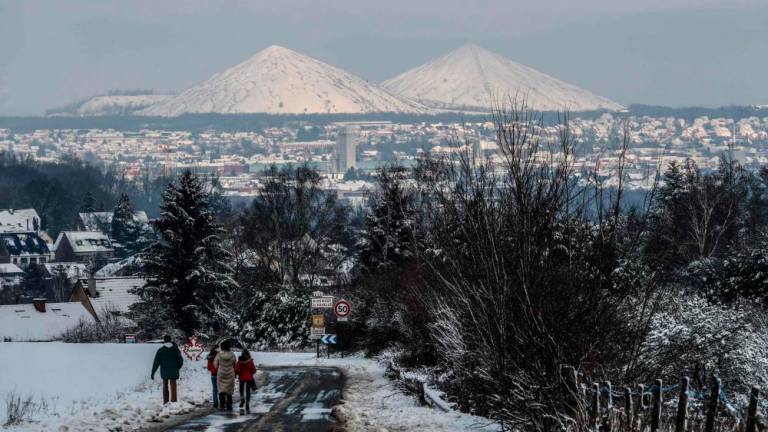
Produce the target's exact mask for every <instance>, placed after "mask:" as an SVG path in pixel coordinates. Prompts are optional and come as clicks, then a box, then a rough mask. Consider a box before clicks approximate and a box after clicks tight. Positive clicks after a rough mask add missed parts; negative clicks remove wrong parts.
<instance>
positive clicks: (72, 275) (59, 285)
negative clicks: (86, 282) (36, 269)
mask: <svg viewBox="0 0 768 432" xmlns="http://www.w3.org/2000/svg"><path fill="white" fill-rule="evenodd" d="M42 271H43V285H44V286H45V296H46V297H48V298H50V299H54V300H55V301H60V302H61V301H68V300H69V298H70V297H71V296H72V288H74V286H75V284H76V283H77V281H78V280H80V279H81V278H84V277H86V276H88V266H87V265H86V264H84V263H73V262H52V263H45V264H43V266H42Z"/></svg>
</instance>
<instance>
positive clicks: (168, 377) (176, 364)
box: [150, 335, 184, 404]
mask: <svg viewBox="0 0 768 432" xmlns="http://www.w3.org/2000/svg"><path fill="white" fill-rule="evenodd" d="M183 364H184V359H183V358H182V357H181V351H180V350H179V347H178V346H176V344H175V343H173V342H171V337H170V336H168V335H165V336H163V346H161V347H160V349H158V350H157V353H156V354H155V362H154V363H153V364H152V374H151V375H150V377H151V378H152V379H155V372H157V368H160V378H162V379H163V404H167V403H168V400H169V397H170V401H171V402H176V380H177V379H179V369H181V366H182V365H183ZM169 386H170V392H169V389H168V387H169ZM169 393H170V395H169Z"/></svg>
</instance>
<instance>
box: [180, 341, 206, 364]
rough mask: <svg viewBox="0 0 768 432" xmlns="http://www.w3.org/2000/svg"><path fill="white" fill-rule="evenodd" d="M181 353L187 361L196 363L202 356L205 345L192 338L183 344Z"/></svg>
mask: <svg viewBox="0 0 768 432" xmlns="http://www.w3.org/2000/svg"><path fill="white" fill-rule="evenodd" d="M181 351H182V352H183V353H184V355H185V356H187V358H188V359H190V360H192V361H198V360H200V356H202V355H203V352H205V345H203V344H201V343H200V342H198V341H197V338H196V337H194V336H192V337H191V338H189V340H187V343H186V344H184V346H183V347H182V349H181Z"/></svg>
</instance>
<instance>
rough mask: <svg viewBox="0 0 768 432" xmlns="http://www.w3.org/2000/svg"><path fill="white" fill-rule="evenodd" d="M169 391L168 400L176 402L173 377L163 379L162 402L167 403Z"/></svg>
mask: <svg viewBox="0 0 768 432" xmlns="http://www.w3.org/2000/svg"><path fill="white" fill-rule="evenodd" d="M168 387H170V392H169V391H168ZM168 393H170V401H171V402H176V380H175V379H167V380H163V403H164V404H167V403H168V398H169V394H168Z"/></svg>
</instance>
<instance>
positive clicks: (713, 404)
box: [704, 377, 721, 432]
mask: <svg viewBox="0 0 768 432" xmlns="http://www.w3.org/2000/svg"><path fill="white" fill-rule="evenodd" d="M720 391H721V390H720V378H717V377H715V383H714V384H713V385H712V395H711V396H710V399H709V410H707V422H706V424H705V426H704V432H715V417H716V416H717V405H718V404H719V403H720Z"/></svg>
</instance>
